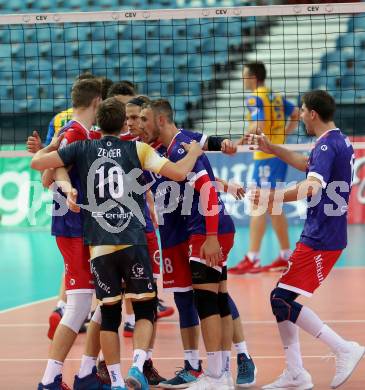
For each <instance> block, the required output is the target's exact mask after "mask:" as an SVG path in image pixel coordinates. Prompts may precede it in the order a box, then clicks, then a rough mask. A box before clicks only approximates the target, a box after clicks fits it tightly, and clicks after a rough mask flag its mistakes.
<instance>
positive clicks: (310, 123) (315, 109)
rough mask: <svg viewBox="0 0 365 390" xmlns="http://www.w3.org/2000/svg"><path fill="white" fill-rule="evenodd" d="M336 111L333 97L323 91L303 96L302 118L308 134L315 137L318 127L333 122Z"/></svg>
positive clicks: (307, 93) (311, 92)
mask: <svg viewBox="0 0 365 390" xmlns="http://www.w3.org/2000/svg"><path fill="white" fill-rule="evenodd" d="M335 111H336V103H335V100H334V99H333V97H332V96H331V95H330V94H329V93H327V92H326V91H322V90H319V89H318V90H314V91H309V92H306V93H305V94H304V95H303V96H302V109H301V114H300V118H301V120H302V121H303V123H304V125H305V127H306V130H307V133H308V134H309V135H315V129H316V128H318V125H320V124H321V123H322V124H326V123H330V122H333V118H334V115H335Z"/></svg>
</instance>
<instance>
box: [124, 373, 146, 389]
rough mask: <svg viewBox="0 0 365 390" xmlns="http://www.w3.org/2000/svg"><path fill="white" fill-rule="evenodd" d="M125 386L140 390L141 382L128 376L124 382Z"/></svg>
mask: <svg viewBox="0 0 365 390" xmlns="http://www.w3.org/2000/svg"><path fill="white" fill-rule="evenodd" d="M125 384H126V386H128V387H130V388H131V389H135V390H141V389H142V384H141V382H140V381H139V380H137V379H136V378H134V377H133V376H129V377H128V378H127V379H126V380H125Z"/></svg>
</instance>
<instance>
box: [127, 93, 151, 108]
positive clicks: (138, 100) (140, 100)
mask: <svg viewBox="0 0 365 390" xmlns="http://www.w3.org/2000/svg"><path fill="white" fill-rule="evenodd" d="M150 102H151V100H150V99H149V98H148V97H147V96H143V95H141V96H137V97H134V98H133V99H131V100H130V101H129V102H128V103H127V106H129V105H132V106H139V107H142V106H144V105H146V104H149V103H150Z"/></svg>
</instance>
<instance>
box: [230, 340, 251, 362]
mask: <svg viewBox="0 0 365 390" xmlns="http://www.w3.org/2000/svg"><path fill="white" fill-rule="evenodd" d="M234 347H235V348H236V352H237V355H238V354H240V353H244V354H245V355H246V356H247V357H248V358H250V355H249V353H248V348H247V343H246V341H241V342H240V343H237V344H235V345H234Z"/></svg>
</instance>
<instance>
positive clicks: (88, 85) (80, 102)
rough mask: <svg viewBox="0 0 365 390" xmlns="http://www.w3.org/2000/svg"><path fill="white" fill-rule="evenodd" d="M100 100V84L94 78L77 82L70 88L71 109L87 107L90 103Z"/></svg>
mask: <svg viewBox="0 0 365 390" xmlns="http://www.w3.org/2000/svg"><path fill="white" fill-rule="evenodd" d="M97 97H100V98H101V83H100V81H99V80H98V79H96V78H88V79H83V80H77V81H76V82H75V83H74V85H73V86H72V91H71V98H72V107H73V108H81V107H82V108H86V107H89V106H90V104H91V102H92V101H93V100H94V99H95V98H97Z"/></svg>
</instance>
